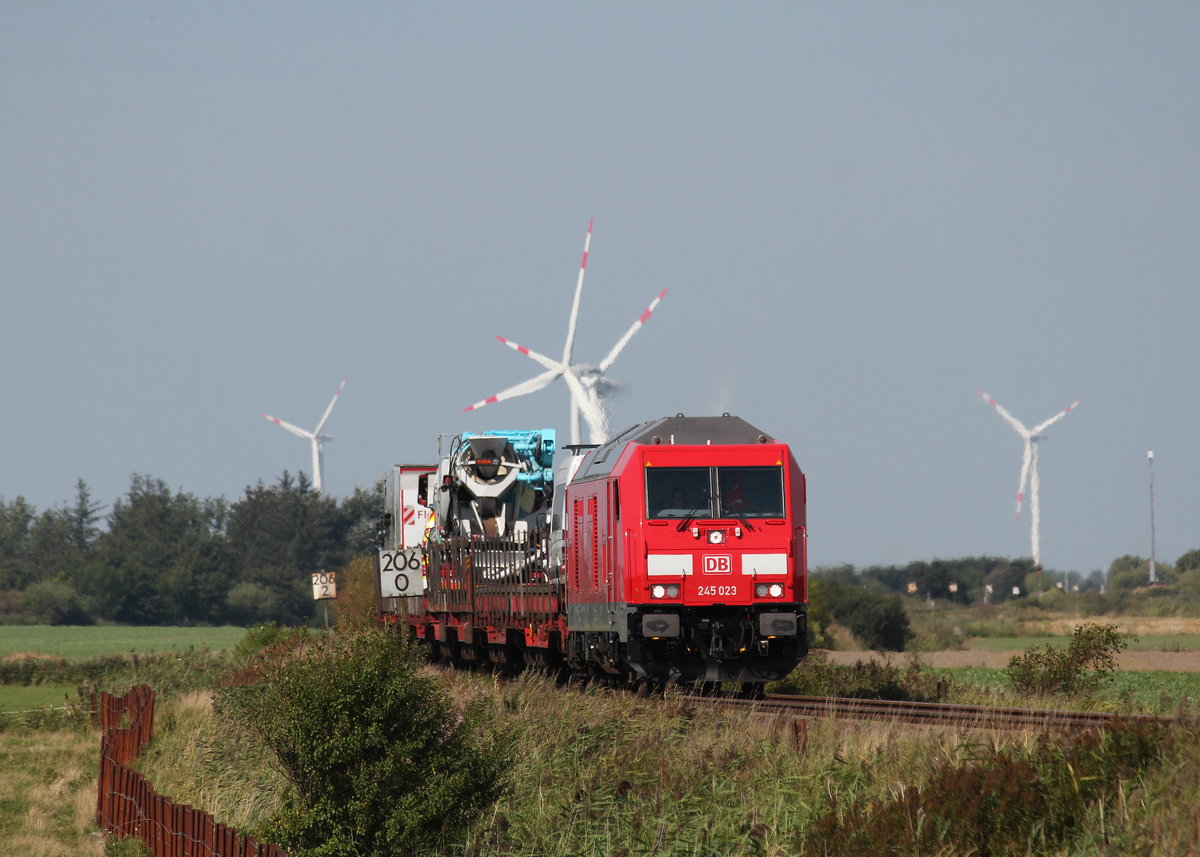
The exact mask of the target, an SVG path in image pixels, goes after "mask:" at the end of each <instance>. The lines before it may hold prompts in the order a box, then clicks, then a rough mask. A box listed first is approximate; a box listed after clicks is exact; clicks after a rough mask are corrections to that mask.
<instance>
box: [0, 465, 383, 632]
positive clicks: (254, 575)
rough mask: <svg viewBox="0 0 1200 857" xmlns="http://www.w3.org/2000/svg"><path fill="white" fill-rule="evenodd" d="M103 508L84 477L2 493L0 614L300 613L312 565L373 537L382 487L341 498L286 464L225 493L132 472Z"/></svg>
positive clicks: (137, 617)
mask: <svg viewBox="0 0 1200 857" xmlns="http://www.w3.org/2000/svg"><path fill="white" fill-rule="evenodd" d="M104 509H105V507H104V506H103V505H102V504H100V503H98V502H96V501H95V499H94V498H93V496H92V493H91V491H90V489H89V488H88V485H87V483H86V482H85V481H84V480H82V479H80V480H79V481H78V483H77V484H76V496H75V499H74V501H73V502H71V503H67V504H63V505H62V506H60V507H58V508H54V509H47V510H44V511H41V512H39V511H38V510H37V509H35V508H34V507H33V506H31V505H30V504H29V503H27V502H26V501H25V499H24V498H22V497H18V498H17V499H16V500H13V501H11V502H4V501H2V500H0V622H5V623H18V622H37V623H45V624H91V623H94V622H97V621H111V622H119V623H123V624H131V625H190V624H214V625H216V624H235V625H247V624H253V623H256V622H266V621H274V622H279V623H281V624H289V625H296V624H304V623H306V622H308V621H309V618H310V616H311V615H312V614H313V604H314V602H313V600H312V589H311V578H310V577H309V575H310V574H311V573H313V572H317V571H322V570H329V571H336V570H338V569H341V568H343V567H345V566H346V565H347V564H348V563H349V562H350V560H351V559H352V558H353V557H354V556H355V555H358V554H362V553H365V552H368V551H371V550H373V549H374V536H375V522H376V521H377V520H378V518H379V516H380V515H381V514H382V511H383V492H382V482H381V483H380V484H379V485H377V486H375V488H374V490H370V491H367V490H363V489H361V488H360V489H357V490H356V491H355V493H354V494H353V495H351V496H349V497H346V498H344V499H342V500H338V499H335V498H333V497H329V496H327V495H324V494H320V493H318V492H316V491H315V490H313V487H312V484H311V483H310V481H309V480H308V478H307V476H306V475H305V474H303V473H301V474H300V475H299V476H298V477H296V478H293V477H292V476H291V475H290V474H289V473H288V472H287V471H285V472H284V473H283V475H282V476H281V477H280V478H279V479H278V480H277V481H276V482H275V483H274V484H272V485H265V484H264V483H263V482H262V481H259V482H258V484H257V485H254V486H249V487H247V488H246V489H245V492H244V493H243V494H242V496H241V497H239V498H238V499H237V500H235V501H233V502H232V503H230V502H229V501H227V500H226V499H224V498H219V499H211V498H207V499H203V498H200V497H197V496H195V495H193V494H189V493H187V492H184V491H172V490H171V489H170V488H169V487H168V486H167V485H166V483H165V482H163V481H162V480H161V479H156V478H154V477H151V476H146V475H141V474H134V475H133V476H132V477H131V479H130V487H129V491H128V492H127V493H126V494H125V496H123V497H121V498H120V499H118V500H117V501H115V502H114V503H113V504H112V508H111V509H110V510H109V511H108V514H107V515H106V516H105V515H104V514H103V512H104ZM102 524H104V526H101V525H102Z"/></svg>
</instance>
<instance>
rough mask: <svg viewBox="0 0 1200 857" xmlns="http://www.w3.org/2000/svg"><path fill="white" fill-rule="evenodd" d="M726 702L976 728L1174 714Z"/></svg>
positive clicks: (783, 698) (878, 702) (876, 702)
mask: <svg viewBox="0 0 1200 857" xmlns="http://www.w3.org/2000/svg"><path fill="white" fill-rule="evenodd" d="M721 704H723V705H730V706H751V707H753V708H754V709H755V710H758V711H773V712H780V713H786V714H791V715H793V716H795V717H837V718H843V719H845V718H851V719H856V720H883V721H891V722H895V723H913V724H924V725H931V726H959V727H969V728H976V729H1084V728H1088V727H1095V726H1103V725H1106V724H1110V723H1115V722H1118V721H1121V722H1126V723H1128V722H1148V723H1164V724H1165V723H1171V722H1173V721H1174V718H1172V717H1156V716H1154V715H1149V714H1111V713H1108V712H1100V711H1060V710H1046V709H1034V708H1001V707H996V706H987V705H957V704H950V703H942V702H898V701H895V700H885V699H841V698H836V697H824V696H790V695H785V694H768V695H767V696H766V697H765V698H764V699H758V700H742V699H727V700H722V701H721Z"/></svg>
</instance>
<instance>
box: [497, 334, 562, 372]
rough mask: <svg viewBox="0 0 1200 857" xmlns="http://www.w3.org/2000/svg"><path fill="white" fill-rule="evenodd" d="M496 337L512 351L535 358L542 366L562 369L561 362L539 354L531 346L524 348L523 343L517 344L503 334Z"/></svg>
mask: <svg viewBox="0 0 1200 857" xmlns="http://www.w3.org/2000/svg"><path fill="white" fill-rule="evenodd" d="M496 338H497V339H499V340H500V341H501V342H503V343H504V344H505V345H507V346H508V347H509V348H511V349H512V350H513V351H518V352H520V353H521V354H524V355H525V356H526V357H529V358H531V359H533V360H536V361H537V362H538V363H541V364H542V366H544V367H546V368H547V369H562V366H563V364H561V363H556V362H555V361H553V360H551V359H550V358H549V357H547V356H546V355H545V354H539V353H538V352H536V351H534V350H533V349H532V348H526V347H525V346H524V345H517V343H515V342H512V341H510V340H507V339H505V338H504V337H503V336H497V337H496Z"/></svg>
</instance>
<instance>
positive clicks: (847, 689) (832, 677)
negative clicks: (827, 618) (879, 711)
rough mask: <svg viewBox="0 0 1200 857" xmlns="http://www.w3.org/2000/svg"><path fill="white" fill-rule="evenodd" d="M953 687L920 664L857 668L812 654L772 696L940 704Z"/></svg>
mask: <svg viewBox="0 0 1200 857" xmlns="http://www.w3.org/2000/svg"><path fill="white" fill-rule="evenodd" d="M949 687H950V683H949V682H948V681H946V680H939V679H938V678H937V677H936V676H932V675H930V674H929V673H926V672H925V671H923V670H922V669H921V665H920V663H919V662H917V661H916V660H914V661H912V662H910V663H909V664H908V666H906V667H905V668H903V669H901V668H900V667H898V666H896V665H895V664H893V663H892V662H891V661H885V662H884V663H877V662H876V661H873V660H868V661H859V662H857V663H856V664H855V665H854V666H852V667H850V666H840V665H838V664H832V663H830V662H829V660H828V658H826V657H825V655H824V654H821V653H819V652H816V653H810V654H809V656H808V657H807V658H805V659H804V660H803V661H801V662H800V665H799V666H797V667H796V668H795V669H794V670H792V672H791V673H789V674H788V676H787V677H786V678H784V679H782V680H781V681H778V682H775V683H773V684H772V685H771V686H770V688H769V689H770V691H771V692H772V693H797V694H802V695H805V696H840V697H846V698H849V699H895V700H907V701H910V702H939V701H941V700H943V699H945V698H946V694H947V693H948V691H949Z"/></svg>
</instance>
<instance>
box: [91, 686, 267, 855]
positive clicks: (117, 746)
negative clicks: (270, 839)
mask: <svg viewBox="0 0 1200 857" xmlns="http://www.w3.org/2000/svg"><path fill="white" fill-rule="evenodd" d="M92 710H93V711H94V712H95V715H94V716H95V717H96V719H97V720H98V721H99V725H100V728H101V730H102V733H103V734H102V737H101V739H100V788H99V793H98V795H97V797H96V823H97V824H99V825H100V826H101V827H102V828H104V829H105V830H107V831H108V832H109V833H111V834H113V835H115V836H121V837H124V836H133V837H136V838H138V839H140V840H141V841H142V842H143V843H145V845H146V847H147V848H149V849H150V852H151V853H152V854H153V855H154V857H287V855H286V853H285V852H284V851H283V849H282V848H280V847H279V846H277V845H271V844H269V843H266V842H258V841H256V840H255V839H253V838H252V837H249V836H243V835H242V834H240V833H238V832H237V831H236V830H234V829H233V828H230V827H226V826H225V825H224V824H217V823H216V822H215V821H213V817H212V816H211V815H209V814H208V813H207V812H204V811H203V810H199V809H193V808H192V807H190V806H184V805H181V804H176V803H175V802H173V801H172V800H171V799H170V798H167V797H163V796H162V795H160V794H158V793H157V792H155V791H154V787H153V786H151V785H150V783H149V782H148V781H147V780H146V778H145V777H143V776H142V775H141V774H139V773H137V772H136V771H134V770H133V769H132V768H131V767H129V766H130V765H132V764H133V761H134V760H135V759H136V758H137V757H138V754H139V753H141V751H142V748H143V747H145V746H146V744H147V743H149V741H150V737H151V735H152V733H153V731H154V691H152V690H151V689H150V688H149V687H148V686H146V685H144V684H140V685H138V686H136V687H134V688H132V689H130V690H129V691H128V692H127V693H125V694H124V695H122V696H115V695H113V694H109V693H101V694H99V697H98V698H95V697H93V700H92Z"/></svg>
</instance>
